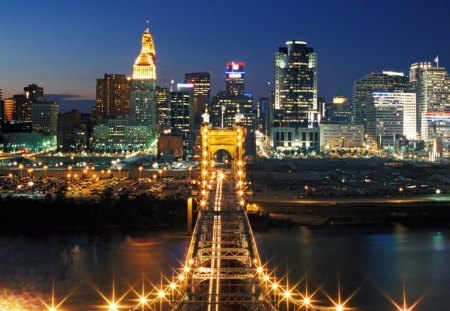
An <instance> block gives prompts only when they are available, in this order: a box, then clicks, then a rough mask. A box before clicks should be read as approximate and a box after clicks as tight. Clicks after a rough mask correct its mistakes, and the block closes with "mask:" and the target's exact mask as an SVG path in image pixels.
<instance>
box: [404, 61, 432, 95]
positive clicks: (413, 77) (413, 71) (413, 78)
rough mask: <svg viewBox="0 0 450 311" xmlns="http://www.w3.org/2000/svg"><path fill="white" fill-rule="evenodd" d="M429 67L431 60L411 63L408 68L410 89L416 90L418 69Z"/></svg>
mask: <svg viewBox="0 0 450 311" xmlns="http://www.w3.org/2000/svg"><path fill="white" fill-rule="evenodd" d="M430 67H432V63H431V62H418V63H414V64H412V65H411V67H410V69H409V85H410V90H411V91H413V92H417V81H418V75H419V71H420V70H423V69H427V68H430Z"/></svg>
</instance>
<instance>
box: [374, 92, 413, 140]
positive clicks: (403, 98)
mask: <svg viewBox="0 0 450 311" xmlns="http://www.w3.org/2000/svg"><path fill="white" fill-rule="evenodd" d="M367 102H368V104H369V107H370V108H369V109H370V110H369V112H368V113H367V118H368V121H369V122H368V124H374V125H375V129H374V130H373V131H372V129H370V130H369V131H368V132H369V133H370V134H372V137H375V138H376V142H377V144H378V146H379V147H385V146H392V147H394V146H396V142H397V141H398V140H399V139H400V138H406V139H407V140H415V139H416V138H417V137H416V136H417V135H416V133H417V131H416V94H415V93H394V92H373V93H372V94H370V95H368V99H367Z"/></svg>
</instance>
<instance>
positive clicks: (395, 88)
mask: <svg viewBox="0 0 450 311" xmlns="http://www.w3.org/2000/svg"><path fill="white" fill-rule="evenodd" d="M408 82H409V81H408V77H407V76H405V75H404V74H403V73H402V72H393V71H383V72H381V73H377V72H371V73H369V74H368V75H366V76H364V77H362V78H361V79H359V80H357V81H355V83H354V85H353V109H354V111H355V123H356V124H360V125H364V130H365V132H366V133H367V134H368V135H369V136H371V138H372V139H375V137H372V136H374V135H375V124H372V123H370V120H369V119H368V115H367V114H368V113H369V111H370V110H371V109H372V108H373V106H371V105H370V103H369V102H368V98H369V96H370V95H371V94H372V93H373V92H404V91H406V90H407V89H408V86H409V85H408Z"/></svg>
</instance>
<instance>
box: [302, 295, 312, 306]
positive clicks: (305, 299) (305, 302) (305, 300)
mask: <svg viewBox="0 0 450 311" xmlns="http://www.w3.org/2000/svg"><path fill="white" fill-rule="evenodd" d="M303 304H304V305H305V306H309V305H310V304H311V299H309V298H308V297H305V298H304V299H303Z"/></svg>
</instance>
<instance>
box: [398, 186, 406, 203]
mask: <svg viewBox="0 0 450 311" xmlns="http://www.w3.org/2000/svg"><path fill="white" fill-rule="evenodd" d="M398 191H399V192H400V194H401V195H402V201H403V202H405V189H403V187H400V188H398Z"/></svg>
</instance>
